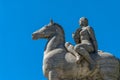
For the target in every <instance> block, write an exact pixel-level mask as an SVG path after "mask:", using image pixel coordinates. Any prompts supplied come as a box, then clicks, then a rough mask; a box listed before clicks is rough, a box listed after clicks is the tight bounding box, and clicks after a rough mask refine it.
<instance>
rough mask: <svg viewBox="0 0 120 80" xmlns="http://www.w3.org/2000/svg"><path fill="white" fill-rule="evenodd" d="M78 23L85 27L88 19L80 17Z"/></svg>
mask: <svg viewBox="0 0 120 80" xmlns="http://www.w3.org/2000/svg"><path fill="white" fill-rule="evenodd" d="M79 25H80V26H81V27H86V26H88V21H87V20H86V18H80V20H79Z"/></svg>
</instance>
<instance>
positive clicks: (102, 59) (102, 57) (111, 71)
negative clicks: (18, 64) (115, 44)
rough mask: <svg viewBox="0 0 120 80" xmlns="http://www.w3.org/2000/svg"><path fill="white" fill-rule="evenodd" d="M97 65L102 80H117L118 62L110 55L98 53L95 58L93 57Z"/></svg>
mask: <svg viewBox="0 0 120 80" xmlns="http://www.w3.org/2000/svg"><path fill="white" fill-rule="evenodd" d="M94 59H95V60H96V62H97V64H98V65H99V69H100V74H101V76H103V78H104V80H106V79H107V80H109V79H110V78H111V80H117V78H118V77H119V75H120V72H119V69H120V68H119V65H120V63H119V60H118V59H117V58H116V57H115V56H113V55H112V54H110V53H107V52H102V51H99V52H98V54H97V56H96V57H94Z"/></svg>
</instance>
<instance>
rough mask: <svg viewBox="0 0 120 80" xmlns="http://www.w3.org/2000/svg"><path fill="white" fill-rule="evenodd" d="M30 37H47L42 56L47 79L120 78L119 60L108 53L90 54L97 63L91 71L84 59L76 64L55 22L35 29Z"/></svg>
mask: <svg viewBox="0 0 120 80" xmlns="http://www.w3.org/2000/svg"><path fill="white" fill-rule="evenodd" d="M32 38H33V39H34V40H37V39H39V38H45V39H48V43H47V45H46V47H45V51H44V58H43V59H44V60H43V73H44V75H45V76H46V77H47V78H48V80H120V79H119V76H120V68H119V60H118V59H117V58H115V57H114V56H113V55H111V54H109V53H105V52H102V51H98V53H97V54H93V55H92V54H91V57H92V58H93V59H94V60H95V61H96V63H97V64H96V67H95V69H94V70H92V71H91V70H90V69H89V63H88V62H87V61H86V60H85V59H83V60H82V61H81V62H80V64H76V58H75V56H74V55H73V54H71V53H70V52H69V51H68V50H67V48H66V47H65V34H64V31H63V29H62V27H61V26H60V25H59V24H57V23H53V22H50V23H49V24H48V25H46V26H44V27H43V28H41V29H40V30H37V31H35V32H34V33H33V34H32Z"/></svg>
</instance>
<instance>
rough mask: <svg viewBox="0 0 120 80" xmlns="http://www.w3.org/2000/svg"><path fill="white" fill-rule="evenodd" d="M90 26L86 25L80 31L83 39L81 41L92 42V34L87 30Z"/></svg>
mask: <svg viewBox="0 0 120 80" xmlns="http://www.w3.org/2000/svg"><path fill="white" fill-rule="evenodd" d="M87 28H88V27H84V28H82V30H81V31H80V34H79V35H80V40H81V43H89V44H91V42H90V35H89V32H88V30H87Z"/></svg>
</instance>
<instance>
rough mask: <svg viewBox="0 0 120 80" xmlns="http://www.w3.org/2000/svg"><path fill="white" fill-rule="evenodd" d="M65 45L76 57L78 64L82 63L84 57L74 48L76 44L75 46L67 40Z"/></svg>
mask: <svg viewBox="0 0 120 80" xmlns="http://www.w3.org/2000/svg"><path fill="white" fill-rule="evenodd" d="M65 47H66V48H67V50H68V51H69V52H71V53H72V54H73V55H74V56H75V57H76V63H77V64H78V63H80V61H81V59H82V57H81V56H80V54H79V53H78V52H76V51H75V50H74V46H73V45H72V44H70V43H68V42H66V43H65Z"/></svg>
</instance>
